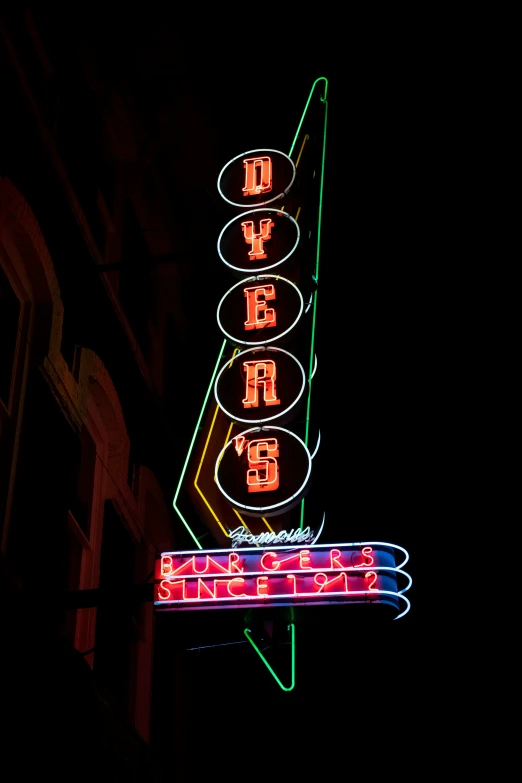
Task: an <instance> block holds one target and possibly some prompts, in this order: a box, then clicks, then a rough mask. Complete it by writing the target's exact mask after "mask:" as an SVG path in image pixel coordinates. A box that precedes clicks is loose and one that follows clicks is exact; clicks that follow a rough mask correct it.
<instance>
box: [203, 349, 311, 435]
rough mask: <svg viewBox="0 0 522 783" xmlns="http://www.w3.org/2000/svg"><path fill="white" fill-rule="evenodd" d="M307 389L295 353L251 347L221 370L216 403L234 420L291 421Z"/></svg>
mask: <svg viewBox="0 0 522 783" xmlns="http://www.w3.org/2000/svg"><path fill="white" fill-rule="evenodd" d="M305 388H306V376H305V371H304V368H303V366H302V364H301V363H300V362H299V361H298V360H297V359H296V358H295V356H293V354H291V353H289V352H288V351H285V350H283V349H282V348H275V347H272V346H268V347H263V348H250V349H248V350H246V351H242V352H241V353H238V354H236V355H235V356H234V358H233V359H232V360H231V361H227V362H226V364H225V365H224V366H223V367H222V369H221V370H220V372H219V374H218V376H217V378H216V383H215V385H214V394H215V397H216V402H217V403H218V405H219V406H220V408H221V409H222V410H223V412H224V413H225V414H226V415H227V416H228V417H229V418H230V419H232V420H233V421H237V422H241V423H247V424H248V423H258V424H259V423H261V422H268V421H276V420H281V419H282V418H283V417H284V418H285V420H287V421H288V420H289V418H290V414H292V413H294V412H295V409H296V406H297V403H298V402H299V401H300V400H301V398H302V396H303V394H304V391H305Z"/></svg>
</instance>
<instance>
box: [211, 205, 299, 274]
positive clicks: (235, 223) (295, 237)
mask: <svg viewBox="0 0 522 783" xmlns="http://www.w3.org/2000/svg"><path fill="white" fill-rule="evenodd" d="M299 237H300V232H299V225H298V223H297V221H296V220H294V218H293V217H292V216H291V215H288V214H287V213H286V212H281V211H279V210H277V209H252V210H250V211H249V212H242V213H241V214H240V215H237V216H236V217H235V218H232V220H230V221H229V222H228V223H227V224H226V226H225V227H224V228H223V230H222V231H221V233H220V235H219V237H218V242H217V248H218V254H219V257H220V258H221V260H222V261H223V263H224V264H226V266H228V267H229V269H230V270H232V271H233V272H241V273H245V274H257V273H258V272H265V271H267V270H269V269H275V267H278V266H281V264H284V262H285V261H287V260H288V259H289V258H290V256H291V255H292V253H293V252H294V251H295V249H296V247H297V245H298V244H299Z"/></svg>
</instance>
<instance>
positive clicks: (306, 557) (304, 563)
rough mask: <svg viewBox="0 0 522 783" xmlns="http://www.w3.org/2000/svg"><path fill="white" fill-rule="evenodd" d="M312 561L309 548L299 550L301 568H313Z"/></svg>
mask: <svg viewBox="0 0 522 783" xmlns="http://www.w3.org/2000/svg"><path fill="white" fill-rule="evenodd" d="M311 562H312V561H311V560H310V550H309V549H301V551H300V552H299V567H300V568H312V566H311V565H310V563H311Z"/></svg>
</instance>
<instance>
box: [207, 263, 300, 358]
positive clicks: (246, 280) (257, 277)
mask: <svg viewBox="0 0 522 783" xmlns="http://www.w3.org/2000/svg"><path fill="white" fill-rule="evenodd" d="M267 277H271V278H273V279H274V280H283V281H284V282H285V283H290V285H291V286H293V287H294V288H295V290H296V291H297V293H298V295H299V300H300V302H301V305H300V310H299V314H298V316H297V318H296V319H295V321H294V322H293V324H292V325H291V326H289V327H288V329H287V330H286V331H285V332H281V334H278V335H277V336H276V337H271V338H269V339H268V340H258V341H256V342H250V341H249V342H247V341H246V340H239V339H238V338H237V337H233V336H232V335H231V334H229V333H228V332H225V330H224V329H223V326H222V324H221V321H220V320H219V311H220V308H221V305H222V304H223V302H224V301H225V299H226V298H227V296H228V295H229V293H230V292H231V291H233V290H234V288H237V287H238V286H240V285H244V284H245V283H251V282H257V281H260V280H261V279H263V280H264V279H265V278H267ZM303 312H304V299H303V295H302V293H301V291H300V290H299V288H298V287H297V286H296V284H295V283H292V281H291V280H288V278H286V277H281V275H253V276H252V277H245V278H244V279H243V280H240V281H239V283H235V284H234V285H233V286H232V288H229V289H228V291H227V292H226V293H225V294H224V295H223V296H222V297H221V300H220V302H219V304H218V306H217V311H216V319H217V322H218V326H219V328H220V329H221V332H222V333H223V334H224V335H225V337H226V338H227V339H228V340H231V341H232V342H233V343H239V344H240V345H252V346H254V345H267V344H268V343H275V342H276V340H280V339H281V338H282V337H284V336H285V335H287V334H288V332H291V331H292V329H293V328H294V327H295V326H297V324H298V323H299V321H300V320H301V317H302V315H303ZM265 331H266V332H267V333H268V332H269V331H270V330H265Z"/></svg>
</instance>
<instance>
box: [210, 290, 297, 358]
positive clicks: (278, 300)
mask: <svg viewBox="0 0 522 783" xmlns="http://www.w3.org/2000/svg"><path fill="white" fill-rule="evenodd" d="M303 311H304V302H303V296H302V294H301V292H300V290H299V288H298V287H297V286H296V285H295V283H292V282H291V281H290V280H288V279H287V278H285V277H280V276H279V275H257V276H256V277H247V278H246V279H244V280H241V281H240V282H239V283H236V284H235V285H234V286H232V288H230V289H229V290H228V291H227V293H226V294H225V295H224V296H223V297H222V299H221V301H220V302H219V305H218V308H217V322H218V326H219V328H220V329H221V331H222V332H223V334H224V335H225V337H227V338H228V340H230V342H231V343H233V344H234V345H266V344H267V343H273V342H275V341H276V340H280V339H281V338H283V337H285V336H286V335H288V333H289V332H291V330H292V329H293V328H294V327H295V326H297V324H298V322H299V320H300V318H301V316H302V315H303Z"/></svg>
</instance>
